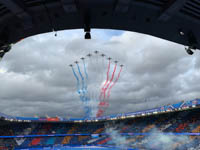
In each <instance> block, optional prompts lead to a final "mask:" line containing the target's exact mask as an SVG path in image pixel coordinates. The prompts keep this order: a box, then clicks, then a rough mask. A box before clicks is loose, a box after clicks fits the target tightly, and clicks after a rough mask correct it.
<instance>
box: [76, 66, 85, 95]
mask: <svg viewBox="0 0 200 150" xmlns="http://www.w3.org/2000/svg"><path fill="white" fill-rule="evenodd" d="M76 65H77V68H78V72H79V74H80V76H81V80H82V91H83V93H85V90H84V88H85V83H84V81H85V80H84V77H83V75H82V73H81V70H80V67H79V65H78V63H77V64H76Z"/></svg>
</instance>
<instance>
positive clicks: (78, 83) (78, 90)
mask: <svg viewBox="0 0 200 150" xmlns="http://www.w3.org/2000/svg"><path fill="white" fill-rule="evenodd" d="M72 71H73V74H74V76H75V78H76V80H77V85H76V88H77V93H78V94H80V81H79V77H78V76H77V74H76V72H75V71H74V68H73V66H72Z"/></svg>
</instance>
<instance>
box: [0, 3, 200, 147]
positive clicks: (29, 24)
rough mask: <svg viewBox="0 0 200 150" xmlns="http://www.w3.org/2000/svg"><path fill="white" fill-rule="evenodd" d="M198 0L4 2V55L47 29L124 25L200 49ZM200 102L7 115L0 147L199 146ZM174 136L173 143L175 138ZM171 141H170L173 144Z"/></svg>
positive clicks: (0, 48)
mask: <svg viewBox="0 0 200 150" xmlns="http://www.w3.org/2000/svg"><path fill="white" fill-rule="evenodd" d="M199 25H200V2H199V1H198V0H0V57H1V58H3V56H4V55H5V54H6V53H7V52H8V51H9V50H10V49H11V46H12V44H15V43H17V42H18V41H20V40H22V39H24V38H27V37H30V36H33V35H36V34H40V33H46V32H52V31H53V32H56V31H60V30H65V29H80V28H81V29H84V32H85V39H90V38H92V35H91V34H92V32H91V29H93V28H100V29H118V30H128V31H134V32H139V33H144V34H148V35H152V36H155V37H159V38H162V39H166V40H169V41H172V42H175V43H179V44H183V45H185V46H187V48H186V51H187V53H188V54H193V51H192V50H196V49H199V48H200V44H199V42H200V38H199V37H200V31H199ZM199 106H200V100H199V99H195V100H191V101H187V102H180V103H178V104H174V105H167V106H163V107H159V108H154V109H149V110H144V111H138V112H133V113H126V114H117V115H111V116H103V117H95V118H85V119H71V118H70V119H69V118H68V119H65V118H60V117H55V118H46V117H39V118H25V117H14V116H9V115H5V114H1V115H0V116H1V118H0V119H1V121H0V126H1V128H0V149H2V150H10V149H24V150H25V149H26V150H27V149H71V148H72V147H73V149H139V150H143V149H150V150H151V149H152V150H160V149H164V150H165V149H174V150H184V149H190V150H194V149H195V150H198V149H200V140H199V134H200V125H199V124H200V122H199V121H200V118H199V112H200V108H199ZM170 139H172V141H170ZM166 141H167V144H166Z"/></svg>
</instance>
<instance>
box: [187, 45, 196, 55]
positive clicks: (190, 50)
mask: <svg viewBox="0 0 200 150" xmlns="http://www.w3.org/2000/svg"><path fill="white" fill-rule="evenodd" d="M185 50H186V52H187V53H188V54H189V55H193V54H194V52H193V51H192V48H191V47H190V46H189V47H186V48H185Z"/></svg>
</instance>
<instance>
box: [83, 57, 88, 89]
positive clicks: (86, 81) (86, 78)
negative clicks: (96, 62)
mask: <svg viewBox="0 0 200 150" xmlns="http://www.w3.org/2000/svg"><path fill="white" fill-rule="evenodd" d="M83 65H84V72H85V76H86V84H85V90H86V92H87V82H88V74H87V70H86V65H85V61H84V60H83Z"/></svg>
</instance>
